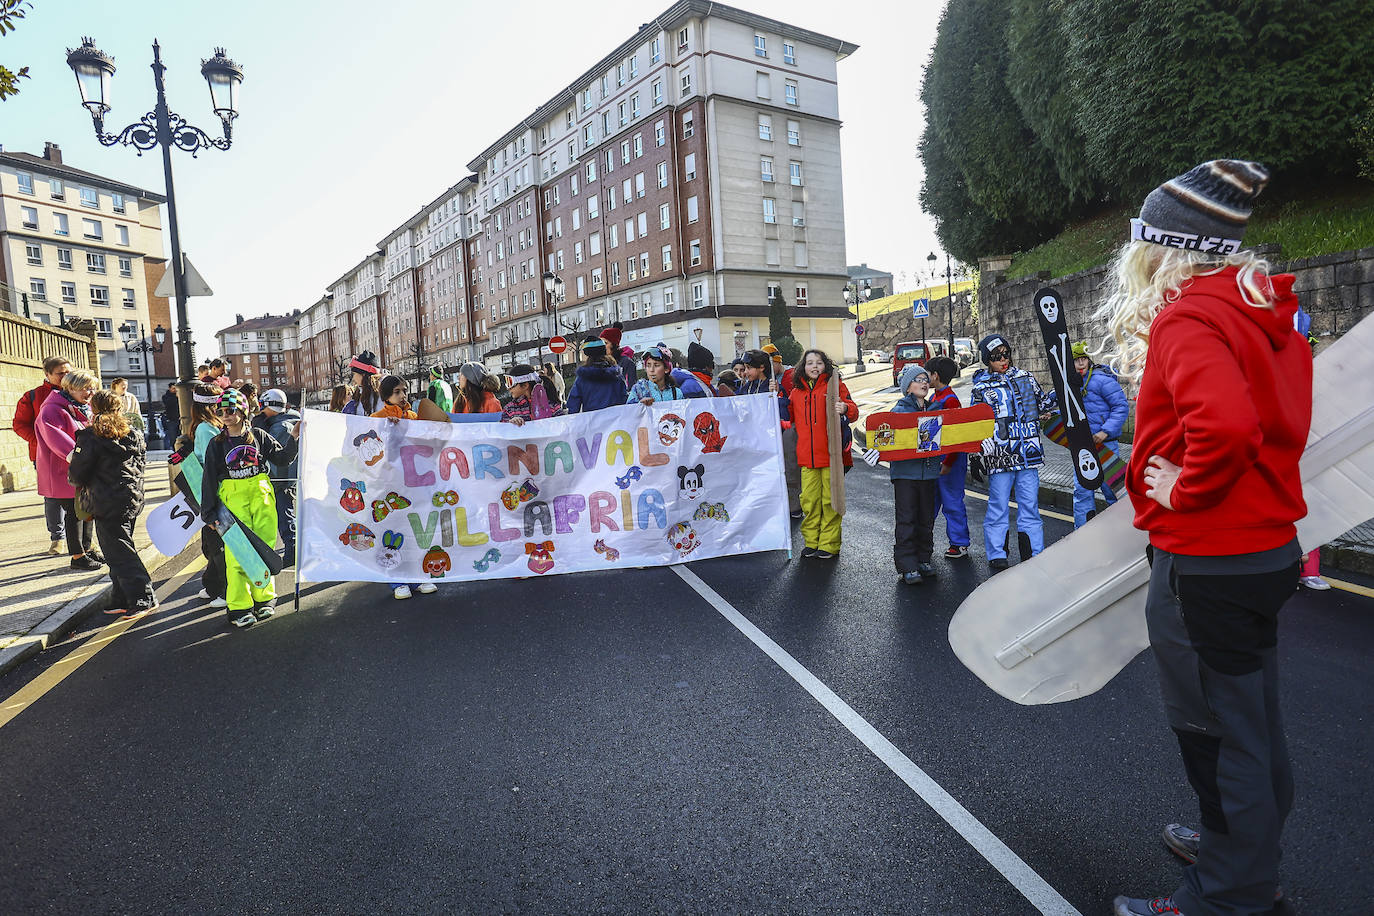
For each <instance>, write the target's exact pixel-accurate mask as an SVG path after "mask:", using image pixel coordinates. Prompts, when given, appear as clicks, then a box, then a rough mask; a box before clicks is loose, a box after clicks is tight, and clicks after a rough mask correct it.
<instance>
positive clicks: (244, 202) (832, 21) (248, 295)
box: [0, 0, 944, 356]
mask: <svg viewBox="0 0 1374 916" xmlns="http://www.w3.org/2000/svg"><path fill="white" fill-rule="evenodd" d="M671 5H672V2H671V0H657V2H652V3H646V2H644V0H596V3H595V6H594V8H595V10H596V12H595V14H594V15H591V14H588V13H587V12H586V10H588V9H589V8H592V6H591V5H587V4H584V5H578V4H570V3H553V2H549V0H503V2H499V3H490V2H488V3H473V2H468V0H458V2H423V0H393V2H390V3H387V4H381V5H378V4H376V3H361V2H357V0H333V2H322V0H290V2H280V0H277V2H264V0H244V2H239V3H234V4H227V5H225V4H215V5H213V6H212V5H209V4H202V3H195V2H186V0H175V2H170V0H137V2H133V3H109V2H107V0H105V2H94V0H33V6H32V8H31V9H29V10H28V16H27V18H25V19H24V20H22V21H21V22H20V23H19V26H18V29H17V31H15V32H12V33H10V34H8V35H6V36H4V37H3V38H0V62H3V63H4V64H5V65H6V66H8V67H9V68H10V69H11V70H15V69H18V68H19V67H21V66H28V67H29V73H30V75H31V77H32V78H31V79H28V80H24V81H22V84H21V90H20V93H19V95H17V96H14V97H11V98H10V99H7V100H6V101H4V102H0V144H3V145H4V148H5V149H6V150H7V151H10V152H29V153H34V154H37V155H41V154H42V152H43V144H44V142H45V141H52V142H54V143H57V144H58V145H59V146H61V147H62V156H63V160H64V162H65V163H66V164H67V165H70V166H73V167H75V168H79V169H83V170H86V171H90V172H94V173H96V174H99V175H105V176H108V177H111V178H116V179H119V180H122V181H127V182H129V183H131V184H134V185H137V186H139V187H143V188H146V189H148V190H152V191H157V192H162V191H163V190H164V187H163V177H162V164H161V155H160V152H159V151H158V150H152V151H150V152H147V153H144V154H143V156H142V157H139V156H138V155H137V151H136V150H134V149H133V148H132V147H124V146H116V147H110V148H106V147H103V146H101V145H100V144H99V143H98V142H97V141H96V139H95V133H94V130H93V128H92V126H91V119H90V116H89V115H88V114H87V113H86V111H85V110H84V109H83V108H82V107H81V105H80V97H79V95H78V93H77V89H76V80H75V79H74V78H73V76H72V73H71V70H70V69H69V68H68V67H67V64H66V52H67V49H68V48H74V47H76V46H78V45H79V44H80V43H81V39H82V36H85V35H90V36H91V37H93V38H94V39H95V43H96V45H97V46H98V47H99V48H100V49H101V50H103V51H104V52H105V53H107V54H110V55H112V56H113V57H114V59H115V65H116V67H117V72H116V73H115V76H114V79H113V81H112V84H111V104H112V110H111V111H110V113H109V114H108V115H107V116H106V122H105V128H106V131H107V132H111V133H113V132H116V131H117V130H118V129H120V128H122V127H123V126H124V125H126V124H130V123H133V122H135V121H137V120H138V119H139V118H140V117H141V116H142V115H143V114H144V113H145V112H148V111H151V110H152V108H153V103H154V99H155V93H154V89H153V83H152V71H151V69H150V68H149V65H150V64H151V63H152V42H153V39H154V38H156V39H158V40H159V42H160V43H161V47H162V59H163V63H164V64H166V66H167V73H166V80H167V94H168V103H169V105H170V107H171V109H172V111H173V112H175V113H177V114H179V115H181V116H183V117H185V118H186V119H187V120H188V121H189V122H190V123H191V124H193V125H195V126H197V127H200V128H202V129H203V130H205V131H206V132H208V133H210V134H211V135H212V136H219V119H218V118H217V117H215V115H214V113H213V112H212V111H211V109H210V93H209V90H208V89H207V87H206V85H205V81H204V79H202V78H201V75H200V61H201V60H202V59H203V58H207V57H210V56H211V55H212V54H213V53H214V48H216V47H224V48H225V49H226V50H227V52H228V54H229V56H230V57H231V58H233V59H234V60H235V61H236V62H238V63H239V64H240V65H241V66H242V67H243V68H244V72H245V75H244V82H243V87H242V90H241V95H240V104H239V109H240V116H239V118H238V119H237V120H236V121H235V122H234V142H233V146H232V148H231V149H230V150H228V151H227V152H223V151H220V150H215V149H210V150H205V151H202V152H200V153H199V154H198V156H197V157H196V158H192V157H191V155H190V154H188V153H184V152H182V151H180V150H173V152H172V157H173V164H172V168H173V173H174V179H175V182H176V191H177V209H178V217H179V223H180V231H181V244H182V250H183V251H184V252H185V253H186V254H187V256H188V257H189V258H190V260H191V261H192V262H193V263H194V264H195V266H196V268H197V269H198V270H199V271H200V273H201V275H202V276H203V277H205V279H206V281H207V283H208V284H209V285H210V287H211V288H212V289H213V290H214V292H215V295H214V296H213V297H210V298H197V299H192V300H190V309H191V326H192V329H193V333H194V336H195V340H196V343H197V353H198V354H200V355H202V356H203V355H206V354H209V353H210V352H212V351H213V349H214V346H215V344H214V334H215V332H216V331H218V330H219V329H221V328H223V327H226V326H228V325H230V324H232V323H233V316H234V314H236V313H241V314H243V315H245V316H249V317H251V316H256V315H261V314H264V313H267V312H271V313H274V314H283V313H285V312H289V311H290V310H291V309H294V308H302V309H303V308H305V307H307V306H309V305H311V304H312V303H314V302H315V301H316V300H318V299H319V298H320V296H322V295H323V294H324V293H325V291H326V288H327V286H328V285H329V284H331V283H332V282H334V281H335V280H336V279H338V278H339V277H340V276H342V275H343V274H344V273H346V272H347V271H348V270H350V269H351V268H352V267H353V266H354V265H356V264H357V263H358V262H359V261H361V260H362V259H363V257H364V256H366V255H367V253H368V252H370V251H372V250H374V249H375V247H376V243H377V242H378V241H379V240H381V239H382V238H383V237H384V236H385V235H386V234H387V233H388V232H389V231H390V230H391V229H392V228H394V227H395V226H397V225H399V224H400V223H401V222H402V221H404V220H405V219H407V218H408V217H410V216H411V215H413V214H414V213H415V212H416V211H417V210H419V209H420V208H421V207H423V206H424V205H425V204H427V203H429V202H430V201H431V200H433V199H434V198H435V197H437V196H439V194H441V193H442V192H443V191H444V189H445V188H448V187H449V186H450V185H452V184H454V183H456V182H457V181H459V180H460V179H461V178H462V177H463V176H465V175H466V174H468V172H467V163H468V162H470V161H472V160H473V159H475V158H476V157H477V156H478V155H480V154H481V152H482V151H483V150H484V149H485V148H486V147H487V146H489V145H490V144H491V143H493V142H495V141H496V140H498V139H499V138H500V137H501V136H502V135H503V134H504V133H505V132H506V131H507V130H509V129H510V128H511V127H513V126H514V125H515V124H516V123H517V122H518V121H519V120H520V119H522V118H524V117H525V116H526V115H528V114H530V113H531V112H532V111H534V109H535V108H537V107H538V106H539V105H541V104H543V103H544V102H546V101H547V100H548V99H549V98H550V97H551V96H552V95H553V94H554V93H556V92H557V91H558V90H560V89H562V88H563V87H564V86H566V85H568V84H570V83H571V82H573V81H574V80H575V79H577V78H578V77H579V76H580V75H581V74H582V73H584V72H585V71H586V70H587V69H588V68H589V67H591V66H592V65H594V64H595V63H596V62H597V61H599V60H600V59H601V58H602V57H604V56H605V55H606V54H608V53H610V51H611V50H612V49H613V48H614V47H615V46H617V45H618V44H619V43H620V42H622V41H624V40H626V39H627V38H629V37H630V36H631V35H632V34H633V33H634V32H635V31H636V30H637V29H638V27H639V26H640V24H641V23H643V22H645V21H646V20H648V19H649V18H651V17H652V16H655V15H658V14H659V13H661V12H663V11H664V10H666V9H668V8H669V7H670V6H671ZM732 5H734V6H736V7H738V8H741V9H745V10H748V11H750V12H753V13H757V14H759V15H763V16H768V17H771V18H774V19H778V20H781V21H783V22H788V23H791V24H793V25H797V26H800V27H803V28H807V29H810V30H812V31H816V32H820V33H822V34H825V35H829V36H831V37H835V38H841V39H844V40H846V41H850V42H853V43H855V44H857V45H858V46H859V49H858V51H856V52H855V53H854V54H852V55H851V56H850V57H848V58H846V59H845V60H843V61H841V62H840V63H839V65H838V70H839V99H840V117H841V119H842V121H843V123H844V126H843V129H842V130H841V157H842V163H843V169H844V175H843V181H844V204H845V242H846V248H847V254H848V259H847V260H848V263H850V264H858V263H861V262H862V263H867V264H868V265H869V266H870V267H873V268H878V269H882V270H886V271H888V272H890V273H892V274H893V275H894V277H896V286H897V289H898V290H899V291H902V290H905V289H911V288H914V287H916V286H917V285H919V277H918V273H919V272H922V271H925V270H927V268H928V267H929V264H928V262H927V260H926V258H927V255H928V254H929V253H931V252H936V253H939V254H941V255H942V254H943V252H942V250H941V249H940V247H939V243H938V242H937V241H936V238H935V227H934V222H933V220H932V219H931V218H930V217H929V216H927V215H926V214H924V213H922V212H921V209H920V204H919V200H918V195H919V193H920V185H921V167H920V159H919V156H918V155H917V143H918V141H919V139H920V133H921V129H922V125H923V123H924V111H923V109H922V107H921V104H920V99H919V92H920V82H921V73H922V71H923V69H924V67H925V65H926V63H927V62H928V61H929V58H930V51H931V48H932V46H933V44H934V40H935V29H936V26H937V24H938V22H939V15H940V11H941V10H942V9H943V6H944V3H943V0H916V2H914V3H908V4H896V3H893V2H891V0H850V2H846V3H834V2H820V0H741V2H738V3H734V4H732ZM164 248H165V251H166V252H167V253H168V254H169V255H170V252H171V243H170V239H169V238H168V237H167V235H166V233H165V232H164ZM943 260H944V259H943V257H941V258H940V261H941V262H943ZM940 268H941V269H942V270H943V263H941V264H940ZM835 304H836V305H838V304H840V303H835Z"/></svg>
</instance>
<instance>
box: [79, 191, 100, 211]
mask: <svg viewBox="0 0 1374 916" xmlns="http://www.w3.org/2000/svg"><path fill="white" fill-rule="evenodd" d="M80 193H81V206H83V207H95V208H97V209H98V208H99V207H100V194H99V193H98V192H97V191H96V190H95V188H82V189H81V192H80Z"/></svg>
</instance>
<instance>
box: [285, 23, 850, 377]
mask: <svg viewBox="0 0 1374 916" xmlns="http://www.w3.org/2000/svg"><path fill="white" fill-rule="evenodd" d="M856 47H857V46H856V45H854V44H852V43H849V42H846V41H843V40H840V39H837V38H832V37H830V36H826V35H822V34H818V33H815V32H811V31H808V30H806V29H803V28H800V27H798V26H794V25H790V24H788V23H784V22H780V21H778V20H774V19H769V18H766V17H762V16H756V15H754V14H752V13H749V12H746V11H744V10H740V9H736V8H733V7H728V6H722V5H720V4H716V3H709V2H706V0H681V2H678V3H675V4H674V5H673V6H671V7H669V8H668V9H667V10H665V11H664V12H663V13H662V14H661V15H660V16H657V17H655V18H653V19H652V20H650V22H649V23H647V24H645V25H643V26H641V27H640V28H639V30H638V31H637V32H635V33H634V34H633V35H632V36H631V37H630V38H628V39H627V40H625V41H624V42H622V43H621V44H620V45H618V46H617V47H616V48H614V49H613V50H611V51H610V52H609V53H608V54H607V55H606V56H605V57H604V58H602V59H601V60H600V61H599V62H598V63H597V64H596V65H595V66H594V67H592V68H591V69H590V70H588V71H586V72H585V73H583V74H582V75H581V76H580V77H579V78H578V79H577V80H575V81H574V82H573V83H572V84H570V85H568V86H565V87H563V88H562V89H560V90H559V91H558V92H557V93H555V94H554V95H553V96H552V97H551V98H550V99H549V101H547V102H545V103H544V104H543V105H541V106H540V107H539V108H538V109H537V110H535V111H534V112H533V113H532V114H530V115H529V116H528V117H526V118H523V119H522V120H521V121H520V122H519V123H518V124H516V125H514V126H513V127H511V128H510V129H509V130H508V131H506V133H505V134H504V135H502V136H501V137H499V138H498V139H496V140H495V141H494V142H492V143H491V144H490V145H489V146H488V147H487V148H485V149H484V150H482V152H481V153H480V154H479V155H477V156H476V157H475V158H474V159H473V160H472V161H471V162H469V163H468V170H469V171H470V172H471V174H470V175H468V176H466V177H464V178H462V179H461V180H460V181H459V182H458V183H457V184H455V185H453V186H452V187H451V188H449V189H448V190H447V191H445V192H444V193H443V194H441V195H440V196H439V197H438V198H436V199H435V200H434V201H432V202H431V203H430V204H429V205H427V206H426V207H424V208H421V210H419V211H418V212H417V213H416V214H415V215H414V216H412V217H411V218H410V219H408V220H407V221H406V222H405V223H403V224H402V225H400V226H397V227H395V228H394V229H392V230H391V231H390V232H389V233H388V234H387V235H386V236H385V237H384V238H383V239H382V240H381V241H380V242H378V244H377V249H378V256H379V257H380V259H381V262H382V272H383V277H384V282H385V293H384V295H385V301H384V304H383V306H382V311H381V313H380V314H381V316H382V321H381V323H382V330H383V333H382V335H381V343H382V348H381V349H380V350H378V351H377V352H378V353H379V354H380V358H381V359H382V361H383V362H384V363H385V364H386V365H388V366H391V367H393V368H400V369H402V370H403V371H404V372H405V373H406V374H407V375H413V374H414V372H415V369H414V366H415V365H416V364H418V363H419V362H424V363H427V364H432V363H434V362H442V363H443V364H445V365H452V364H453V363H456V362H459V361H461V360H463V359H482V360H484V361H486V363H487V364H488V366H489V367H491V368H493V369H495V368H499V367H501V366H504V365H509V364H510V363H511V362H512V361H515V360H522V361H533V360H535V359H537V358H540V357H541V356H542V357H543V358H544V359H548V358H549V355H548V352H547V350H546V349H544V348H545V345H546V343H547V340H548V338H549V337H550V336H552V335H553V334H555V333H561V334H563V335H564V336H567V337H570V338H578V337H582V336H584V335H586V334H595V333H596V332H597V331H599V330H600V329H601V328H602V327H604V326H606V325H607V324H609V323H610V322H613V321H620V322H621V323H622V324H623V325H624V327H625V333H624V344H625V345H626V346H630V347H634V348H635V349H637V350H638V349H643V348H645V347H647V346H650V345H652V344H654V343H657V342H659V341H663V342H666V343H668V344H669V345H670V346H675V347H678V348H680V349H684V350H685V349H686V347H687V345H688V343H689V342H690V341H699V342H701V343H703V344H704V345H706V346H707V347H708V348H709V349H711V350H712V351H713V352H714V353H715V354H716V358H717V361H718V362H720V363H724V362H725V361H727V360H729V359H730V358H732V357H733V356H734V355H735V354H737V353H739V352H742V351H743V350H745V349H748V348H751V347H757V346H760V345H761V344H763V343H766V342H767V341H768V307H769V302H770V300H771V299H772V298H773V297H781V299H782V300H783V301H784V302H785V303H786V304H787V306H788V309H789V312H790V313H791V316H792V324H793V332H794V334H795V336H796V337H797V339H798V340H799V341H800V342H801V343H802V344H803V345H804V346H816V347H821V348H823V349H825V350H826V351H827V352H829V353H831V354H832V356H834V357H836V358H837V359H839V358H850V359H852V358H853V357H854V355H855V344H854V336H853V333H852V331H853V324H852V322H853V318H852V316H850V315H849V312H848V309H847V308H846V307H845V303H844V297H843V289H844V285H845V283H846V282H847V280H848V275H847V273H846V267H845V243H844V196H843V185H842V181H841V168H840V165H841V163H840V143H839V136H840V135H839V132H840V119H839V100H838V93H837V78H838V70H837V67H838V62H839V61H840V60H843V59H844V58H845V57H847V56H848V55H849V54H851V53H853V52H854V51H855V50H856ZM546 272H552V273H554V274H555V275H557V276H558V277H559V278H560V279H562V281H563V284H564V300H563V301H562V302H559V303H556V304H554V303H549V302H547V301H546V296H545V293H544V290H543V281H542V278H543V275H544V274H545V273H546ZM333 295H334V298H335V301H336V303H337V302H338V301H339V296H340V292H339V289H338V288H337V286H336V288H335V289H334V293H333ZM555 306H556V309H557V324H555V315H554V307H555ZM312 308H313V307H312ZM310 327H311V328H312V329H313V328H314V327H315V325H314V324H313V323H312V324H311V325H310ZM332 327H334V326H333V325H331V328H332ZM312 332H313V331H312ZM301 338H302V341H305V340H307V339H308V337H307V326H306V325H305V324H304V323H303V324H302V330H301ZM330 346H334V347H335V348H337V347H338V346H339V344H338V343H337V342H335V343H332V344H330ZM317 349H318V347H317ZM305 362H307V363H308V362H310V360H309V359H306V360H305Z"/></svg>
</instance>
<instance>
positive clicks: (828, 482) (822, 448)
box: [784, 350, 859, 560]
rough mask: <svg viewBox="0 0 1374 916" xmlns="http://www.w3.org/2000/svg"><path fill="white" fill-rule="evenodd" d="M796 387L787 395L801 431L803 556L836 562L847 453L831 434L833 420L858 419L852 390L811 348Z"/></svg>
mask: <svg viewBox="0 0 1374 916" xmlns="http://www.w3.org/2000/svg"><path fill="white" fill-rule="evenodd" d="M792 378H793V380H794V381H795V385H794V386H793V387H792V389H791V391H790V392H788V393H786V394H785V395H784V397H785V398H786V399H787V407H788V411H789V413H790V414H791V417H792V426H793V428H794V429H795V430H796V432H797V463H798V464H799V465H801V478H802V480H801V507H802V511H803V512H805V513H806V517H805V518H804V519H802V524H801V529H802V538H803V540H805V542H806V546H805V547H804V548H803V550H802V554H801V555H802V556H803V557H816V558H817V559H821V560H830V559H833V558H834V557H835V556H836V555H837V554H838V553H839V552H840V522H841V519H842V517H843V516H844V469H843V464H842V461H841V457H842V453H843V452H844V451H845V450H844V448H843V446H842V443H841V441H840V438H839V434H838V424H835V425H836V435H835V436H834V437H833V440H832V436H831V434H830V430H829V427H830V426H831V423H830V421H829V417H830V416H831V415H832V414H833V415H835V416H837V417H846V418H848V420H849V422H851V423H853V422H854V421H856V420H858V419H859V408H858V405H856V404H855V403H854V401H853V399H852V398H850V396H849V389H848V388H846V387H845V385H844V382H841V381H840V380H839V377H838V376H837V375H836V374H835V364H834V363H832V362H831V361H830V357H828V356H826V355H825V353H824V352H822V351H820V350H807V351H806V352H805V353H803V354H802V358H801V362H799V363H798V364H797V366H796V369H795V371H794V372H793V373H792Z"/></svg>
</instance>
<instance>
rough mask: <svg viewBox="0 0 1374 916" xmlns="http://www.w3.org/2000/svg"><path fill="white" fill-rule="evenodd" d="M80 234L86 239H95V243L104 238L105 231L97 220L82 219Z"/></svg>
mask: <svg viewBox="0 0 1374 916" xmlns="http://www.w3.org/2000/svg"><path fill="white" fill-rule="evenodd" d="M81 234H82V235H83V236H84V237H85V238H88V239H95V240H96V241H97V242H98V241H100V240H101V239H103V238H104V237H105V229H104V227H103V226H102V225H101V222H100V220H98V219H82V220H81Z"/></svg>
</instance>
